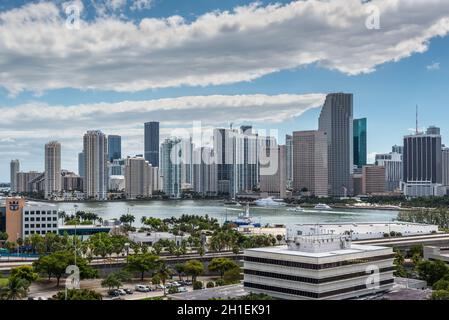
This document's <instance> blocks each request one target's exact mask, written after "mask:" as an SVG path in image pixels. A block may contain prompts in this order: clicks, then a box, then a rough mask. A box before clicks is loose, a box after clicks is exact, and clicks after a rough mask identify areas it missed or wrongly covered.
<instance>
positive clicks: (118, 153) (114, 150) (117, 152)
mask: <svg viewBox="0 0 449 320" xmlns="http://www.w3.org/2000/svg"><path fill="white" fill-rule="evenodd" d="M108 158H109V162H111V163H112V161H114V160H115V159H121V158H122V137H121V136H114V135H110V136H108Z"/></svg>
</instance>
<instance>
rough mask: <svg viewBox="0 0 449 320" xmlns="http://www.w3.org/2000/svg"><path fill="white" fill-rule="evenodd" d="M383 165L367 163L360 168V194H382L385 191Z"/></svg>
mask: <svg viewBox="0 0 449 320" xmlns="http://www.w3.org/2000/svg"><path fill="white" fill-rule="evenodd" d="M386 190H387V189H386V182H385V167H381V166H375V165H368V166H363V168H362V194H365V195H370V194H384V193H385V192H386Z"/></svg>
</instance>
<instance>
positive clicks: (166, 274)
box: [156, 262, 172, 296]
mask: <svg viewBox="0 0 449 320" xmlns="http://www.w3.org/2000/svg"><path fill="white" fill-rule="evenodd" d="M156 274H157V275H158V276H159V279H161V282H162V284H163V285H164V296H165V295H166V292H165V283H166V282H167V279H169V278H170V277H171V275H172V270H171V269H169V268H167V265H166V264H165V263H164V262H162V263H161V265H160V267H159V270H158V271H157V273H156Z"/></svg>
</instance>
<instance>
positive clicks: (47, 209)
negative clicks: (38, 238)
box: [22, 202, 60, 239]
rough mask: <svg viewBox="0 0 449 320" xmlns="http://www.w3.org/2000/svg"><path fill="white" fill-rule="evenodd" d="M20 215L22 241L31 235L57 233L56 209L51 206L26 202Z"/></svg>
mask: <svg viewBox="0 0 449 320" xmlns="http://www.w3.org/2000/svg"><path fill="white" fill-rule="evenodd" d="M22 212H23V214H22V219H23V221H22V239H25V238H27V237H30V236H31V235H33V234H39V235H45V234H46V233H55V234H56V233H58V218H59V212H60V211H59V210H58V207H57V206H55V205H52V204H46V203H37V202H27V203H26V204H25V206H24V208H23V211H22Z"/></svg>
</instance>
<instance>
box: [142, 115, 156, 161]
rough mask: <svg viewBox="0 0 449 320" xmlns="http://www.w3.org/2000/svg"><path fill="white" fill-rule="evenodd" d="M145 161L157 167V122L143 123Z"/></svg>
mask: <svg viewBox="0 0 449 320" xmlns="http://www.w3.org/2000/svg"><path fill="white" fill-rule="evenodd" d="M145 160H147V161H148V162H149V163H150V164H151V165H152V166H153V167H159V122H156V121H152V122H146V123H145Z"/></svg>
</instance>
